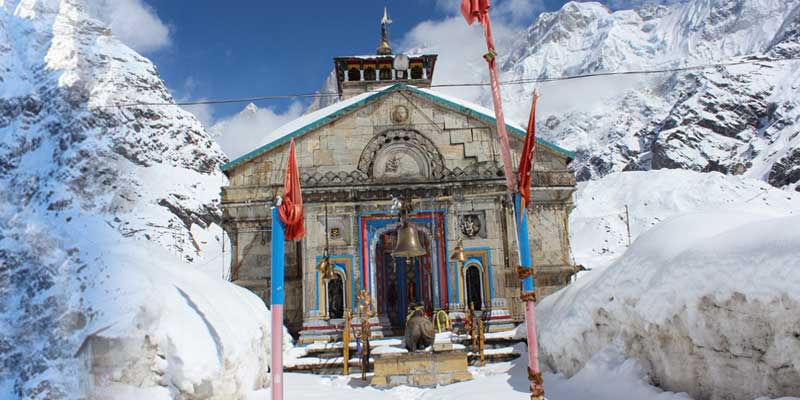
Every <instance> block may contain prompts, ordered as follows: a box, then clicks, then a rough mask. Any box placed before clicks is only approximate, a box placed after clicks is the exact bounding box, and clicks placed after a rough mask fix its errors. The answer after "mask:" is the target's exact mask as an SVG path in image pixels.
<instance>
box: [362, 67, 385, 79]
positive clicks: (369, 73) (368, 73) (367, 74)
mask: <svg viewBox="0 0 800 400" xmlns="http://www.w3.org/2000/svg"><path fill="white" fill-rule="evenodd" d="M381 79H383V75H381ZM364 80H365V81H374V80H375V67H367V68H366V69H364Z"/></svg>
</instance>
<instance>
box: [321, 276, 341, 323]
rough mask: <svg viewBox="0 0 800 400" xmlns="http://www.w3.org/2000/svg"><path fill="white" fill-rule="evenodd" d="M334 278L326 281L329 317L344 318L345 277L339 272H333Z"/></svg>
mask: <svg viewBox="0 0 800 400" xmlns="http://www.w3.org/2000/svg"><path fill="white" fill-rule="evenodd" d="M333 276H334V277H333V279H331V280H329V281H328V282H327V283H326V291H325V292H326V293H327V294H328V299H327V300H328V317H329V318H342V317H343V316H344V293H345V291H344V279H342V275H341V274H338V273H334V274H333Z"/></svg>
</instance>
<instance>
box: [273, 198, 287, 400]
mask: <svg viewBox="0 0 800 400" xmlns="http://www.w3.org/2000/svg"><path fill="white" fill-rule="evenodd" d="M283 240H284V232H283V223H282V222H281V217H280V215H279V214H278V207H272V264H271V265H272V285H271V286H272V287H271V293H270V294H271V296H270V298H271V299H272V332H271V340H272V344H271V352H272V360H271V364H270V371H271V374H272V388H271V389H272V390H271V393H272V400H283V297H284V292H283V270H284V266H283V262H284V247H283Z"/></svg>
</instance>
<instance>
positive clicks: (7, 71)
mask: <svg viewBox="0 0 800 400" xmlns="http://www.w3.org/2000/svg"><path fill="white" fill-rule="evenodd" d="M96 5H97V4H96V3H94V2H93V1H89V0H0V265H2V268H0V359H2V369H0V398H4V399H5V398H31V399H33V398H48V399H49V398H62V397H64V398H73V397H79V394H78V393H79V390H80V389H85V388H86V387H85V386H80V387H79V386H78V382H79V380H81V381H82V384H83V385H86V384H89V383H91V382H90V381H91V379H96V382H95V383H96V384H97V385H98V386H103V385H122V386H126V387H130V388H133V389H130V390H138V389H143V390H151V391H149V392H146V393H140V395H138V396H134V397H139V398H145V397H146V398H154V397H163V396H170V397H171V396H175V395H177V394H182V395H183V394H187V393H198V392H199V391H204V390H210V389H211V390H214V393H215V394H216V395H218V396H220V395H221V396H225V395H226V394H227V395H230V396H235V395H236V393H240V392H241V391H243V390H250V389H254V388H256V387H261V386H263V384H264V383H265V381H264V379H265V377H266V368H265V367H263V366H264V365H265V364H264V363H263V362H261V361H263V358H264V357H265V356H266V354H267V353H266V352H265V349H267V348H268V347H267V343H269V341H268V329H267V328H266V326H265V321H267V320H268V312H267V310H266V307H264V305H263V303H262V302H261V301H260V300H259V299H257V298H256V297H255V296H254V295H252V294H251V293H249V292H247V291H246V290H244V289H241V288H238V287H235V286H233V285H231V284H229V283H226V282H223V280H222V279H221V278H222V276H223V275H224V267H225V265H226V257H225V255H224V254H222V252H221V247H222V245H223V241H224V240H225V239H224V238H223V235H222V231H221V229H220V227H219V225H218V223H219V221H220V218H221V214H220V211H219V208H218V191H219V186H220V185H221V184H223V183H224V177H223V175H222V174H221V172H220V171H219V166H220V165H221V163H223V162H225V161H226V157H225V155H224V154H223V153H222V151H221V150H220V148H219V146H218V145H217V144H216V143H215V142H214V140H213V139H212V138H211V137H209V135H207V134H206V132H205V131H204V130H203V127H202V126H201V125H200V123H199V122H198V121H197V120H196V119H195V117H194V116H192V115H191V114H189V113H188V112H185V111H183V110H182V109H181V108H179V107H176V106H124V107H118V106H115V105H119V104H130V103H140V102H146V103H172V102H173V99H172V97H171V95H170V94H169V92H168V90H167V89H166V87H165V85H164V83H163V82H162V81H161V79H160V78H159V76H158V73H157V71H156V68H155V66H154V65H153V64H152V63H150V61H148V60H147V59H145V58H144V57H142V56H140V55H139V54H137V53H135V52H134V51H133V50H131V49H130V48H128V47H126V46H125V45H124V44H122V43H121V42H119V41H118V40H117V39H115V38H114V36H113V35H112V32H111V31H110V30H109V29H108V28H107V26H106V25H104V24H103V23H101V22H100V18H99V16H98V15H97V12H98V10H96V9H95V7H96ZM93 338H105V339H112V340H118V342H117V343H119V342H126V343H128V342H129V343H132V344H133V346H134V349H138V350H136V351H133V352H132V353H126V352H125V351H123V350H124V349H125V348H123V349H112V350H113V352H114V357H119V358H118V359H117V361H119V362H118V363H117V364H114V365H110V366H109V365H105V366H104V367H106V368H107V369H105V370H104V369H102V368H99V369H97V370H96V371H95V372H97V373H98V374H101V375H98V376H94V378H91V379H90V378H88V377H87V374H86V373H85V372H86V371H85V369H82V368H81V366H82V365H85V364H83V361H80V360H84V361H85V360H86V357H89V358H91V356H92V353H91V352H92V351H95V350H96V349H95V350H92V347H91V346H88V347H87V345H86V343H89V341H90V340H93ZM87 349H89V350H87ZM86 352H89V353H88V355H87V353H86ZM126 357H127V358H126ZM115 368H117V369H115ZM242 369H246V371H244V372H243V370H242ZM98 371H99V372H98ZM87 382H89V383H87ZM130 390H128V393H131V392H130ZM134 393H136V392H134ZM112 397H113V396H112Z"/></svg>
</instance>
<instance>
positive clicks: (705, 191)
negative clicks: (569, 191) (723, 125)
mask: <svg viewBox="0 0 800 400" xmlns="http://www.w3.org/2000/svg"><path fill="white" fill-rule="evenodd" d="M575 204H576V206H577V207H576V208H575V210H574V211H573V212H572V213H571V214H570V220H569V228H570V235H571V238H570V243H571V244H572V252H573V255H574V257H575V260H576V261H577V262H578V263H579V264H583V265H584V266H586V267H588V268H594V269H596V268H603V267H605V266H607V265H608V264H610V263H611V262H613V261H614V260H615V259H616V258H618V257H619V256H620V255H622V253H624V252H625V250H626V249H627V246H628V237H627V235H628V231H627V227H626V224H625V222H626V221H625V218H626V215H625V207H626V206H627V207H628V218H629V220H630V235H631V239H632V240H635V239H636V238H637V237H638V236H639V235H640V234H642V233H644V232H646V231H647V230H649V229H650V228H652V227H654V226H655V225H657V224H658V223H659V222H661V221H664V220H666V219H668V218H671V217H674V216H677V215H681V214H685V213H691V212H705V211H711V210H719V209H722V208H724V209H739V210H742V211H744V212H750V213H752V212H756V213H761V214H768V215H775V216H781V215H792V214H794V215H800V214H799V213H800V194H797V193H793V192H789V191H785V190H780V189H776V188H774V187H772V186H770V185H768V184H767V183H765V182H763V181H760V180H755V179H750V178H745V177H743V176H731V175H723V174H721V173H719V172H710V173H700V172H694V171H686V170H668V169H664V170H653V171H628V172H616V173H612V174H609V175H608V176H606V177H604V178H601V179H597V180H593V181H588V182H580V183H578V191H577V194H576V198H575Z"/></svg>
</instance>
